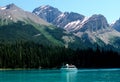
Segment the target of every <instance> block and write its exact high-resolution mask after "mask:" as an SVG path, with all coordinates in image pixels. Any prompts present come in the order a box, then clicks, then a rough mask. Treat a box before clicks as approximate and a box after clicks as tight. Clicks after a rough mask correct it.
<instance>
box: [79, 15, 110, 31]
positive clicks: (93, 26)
mask: <svg viewBox="0 0 120 82" xmlns="http://www.w3.org/2000/svg"><path fill="white" fill-rule="evenodd" d="M108 27H109V24H108V22H107V20H106V18H105V17H104V16H103V15H101V14H99V15H96V14H95V15H93V16H91V17H90V18H89V19H88V20H87V21H86V23H85V24H84V25H83V26H82V28H81V31H91V32H95V31H99V30H104V29H106V28H108Z"/></svg>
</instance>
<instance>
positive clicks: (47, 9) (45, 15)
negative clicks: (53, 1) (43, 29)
mask: <svg viewBox="0 0 120 82" xmlns="http://www.w3.org/2000/svg"><path fill="white" fill-rule="evenodd" d="M33 13H34V14H36V15H37V16H39V17H41V18H42V19H44V20H45V21H47V22H49V23H52V22H53V21H54V20H55V19H56V18H57V17H58V16H59V15H60V14H61V12H60V11H59V10H58V9H57V8H54V7H51V6H49V5H46V6H40V7H38V8H35V9H34V10H33Z"/></svg>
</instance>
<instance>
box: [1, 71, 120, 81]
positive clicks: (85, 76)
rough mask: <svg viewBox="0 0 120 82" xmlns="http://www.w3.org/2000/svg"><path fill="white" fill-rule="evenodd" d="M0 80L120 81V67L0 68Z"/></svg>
mask: <svg viewBox="0 0 120 82" xmlns="http://www.w3.org/2000/svg"><path fill="white" fill-rule="evenodd" d="M0 82H120V69H80V70H78V72H77V73H74V72H66V73H65V72H61V71H60V70H4V71H2V70H1V71H0Z"/></svg>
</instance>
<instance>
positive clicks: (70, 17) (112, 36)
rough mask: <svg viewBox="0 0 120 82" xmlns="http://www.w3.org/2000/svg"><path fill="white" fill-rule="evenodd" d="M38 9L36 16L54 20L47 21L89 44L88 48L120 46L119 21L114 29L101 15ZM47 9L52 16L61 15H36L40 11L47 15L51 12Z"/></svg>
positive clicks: (51, 8) (52, 8)
mask: <svg viewBox="0 0 120 82" xmlns="http://www.w3.org/2000/svg"><path fill="white" fill-rule="evenodd" d="M46 7H47V8H46ZM37 9H38V10H37V11H36V9H34V10H33V13H34V14H35V15H37V16H39V17H41V16H42V17H44V18H43V19H44V20H46V19H45V18H52V19H53V20H52V21H50V22H49V21H48V20H46V21H47V22H49V23H52V24H53V25H55V26H57V27H60V28H63V29H64V30H66V31H67V32H70V33H72V34H74V35H75V36H77V37H79V38H80V39H81V41H82V42H83V43H85V44H88V46H90V45H91V46H92V45H94V44H97V45H99V46H101V47H105V46H106V45H110V46H113V47H114V48H118V47H119V46H120V43H119V39H120V33H119V32H118V31H116V30H115V29H117V28H119V22H118V21H117V24H116V23H115V24H116V26H115V25H113V27H114V28H113V27H111V26H110V25H109V24H108V22H107V20H106V18H105V17H104V16H103V15H101V14H98V15H97V14H95V15H92V16H91V17H86V16H84V15H81V14H78V13H75V12H70V13H69V12H61V11H60V10H58V9H57V8H54V7H51V6H49V7H48V6H44V8H43V7H42V6H40V7H38V8H37ZM47 9H49V10H51V14H52V13H54V12H58V11H59V12H60V13H59V14H57V15H55V16H52V15H48V14H42V15H41V14H39V13H35V12H39V11H40V12H41V11H44V13H47V12H49V11H48V10H47ZM43 15H44V16H43ZM117 26H118V27H117ZM115 43H116V44H115ZM85 44H84V45H85Z"/></svg>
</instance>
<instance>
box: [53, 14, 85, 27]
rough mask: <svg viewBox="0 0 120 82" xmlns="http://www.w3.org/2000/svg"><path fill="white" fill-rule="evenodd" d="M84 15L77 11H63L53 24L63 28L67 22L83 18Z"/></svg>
mask: <svg viewBox="0 0 120 82" xmlns="http://www.w3.org/2000/svg"><path fill="white" fill-rule="evenodd" d="M83 18H84V16H83V15H80V14H78V13H74V12H70V13H68V12H65V13H62V14H60V15H59V16H58V17H57V18H56V19H55V20H54V21H53V24H54V25H56V26H58V27H61V28H64V27H65V26H66V25H67V24H68V23H70V22H73V21H77V20H83Z"/></svg>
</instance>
